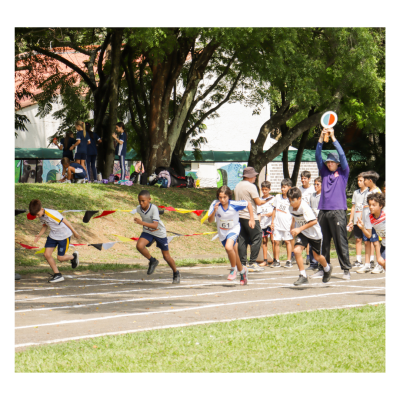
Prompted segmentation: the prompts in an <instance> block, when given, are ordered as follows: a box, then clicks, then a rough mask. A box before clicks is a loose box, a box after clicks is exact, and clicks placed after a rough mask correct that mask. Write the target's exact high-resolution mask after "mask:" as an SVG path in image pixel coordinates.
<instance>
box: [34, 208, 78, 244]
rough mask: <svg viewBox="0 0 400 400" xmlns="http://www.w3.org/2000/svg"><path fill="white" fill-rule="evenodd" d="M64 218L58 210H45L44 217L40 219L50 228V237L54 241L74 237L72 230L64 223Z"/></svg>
mask: <svg viewBox="0 0 400 400" xmlns="http://www.w3.org/2000/svg"><path fill="white" fill-rule="evenodd" d="M63 219H64V217H63V216H62V215H61V214H60V213H59V212H58V211H56V210H50V209H49V208H45V209H44V214H43V217H39V220H40V222H42V223H43V224H46V225H47V226H48V227H49V228H50V233H49V237H50V238H52V239H54V240H64V239H67V238H69V237H70V236H71V235H72V231H71V229H69V228H68V226H67V225H65V224H64V222H62V221H63Z"/></svg>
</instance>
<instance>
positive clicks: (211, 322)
mask: <svg viewBox="0 0 400 400" xmlns="http://www.w3.org/2000/svg"><path fill="white" fill-rule="evenodd" d="M376 304H385V302H384V301H379V302H375V303H365V304H349V305H345V306H335V307H329V308H315V309H313V310H302V311H289V312H284V313H280V314H265V315H257V316H252V317H240V318H232V319H222V320H219V321H213V320H210V321H196V322H188V323H184V324H175V325H162V326H155V327H151V328H142V329H131V330H127V331H117V332H107V333H97V334H94V335H85V336H74V337H69V338H63V339H55V340H46V341H43V342H39V343H22V344H16V345H15V347H28V346H38V345H42V344H51V343H60V342H68V341H70V340H80V339H91V338H95V337H102V336H111V335H124V334H127V333H136V332H145V331H154V330H158V329H168V328H181V327H187V326H192V325H205V324H216V323H219V322H232V321H242V320H247V319H259V318H268V317H275V316H278V315H287V314H299V313H304V312H309V313H310V312H313V311H324V310H336V309H343V308H354V307H363V306H367V305H376Z"/></svg>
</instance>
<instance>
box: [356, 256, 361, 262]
mask: <svg viewBox="0 0 400 400" xmlns="http://www.w3.org/2000/svg"><path fill="white" fill-rule="evenodd" d="M357 261H358V262H359V263H360V262H361V254H360V255H357Z"/></svg>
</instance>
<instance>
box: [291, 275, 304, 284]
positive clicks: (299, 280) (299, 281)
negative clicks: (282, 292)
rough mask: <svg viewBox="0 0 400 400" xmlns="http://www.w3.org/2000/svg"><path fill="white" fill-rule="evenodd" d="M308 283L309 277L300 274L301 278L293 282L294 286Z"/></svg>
mask: <svg viewBox="0 0 400 400" xmlns="http://www.w3.org/2000/svg"><path fill="white" fill-rule="evenodd" d="M307 284H308V278H306V277H304V276H303V275H300V276H299V279H297V281H296V282H295V283H293V285H294V286H300V285H307Z"/></svg>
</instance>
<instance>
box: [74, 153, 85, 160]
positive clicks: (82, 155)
mask: <svg viewBox="0 0 400 400" xmlns="http://www.w3.org/2000/svg"><path fill="white" fill-rule="evenodd" d="M86 158H87V154H86V153H75V161H76V160H85V161H86Z"/></svg>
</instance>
